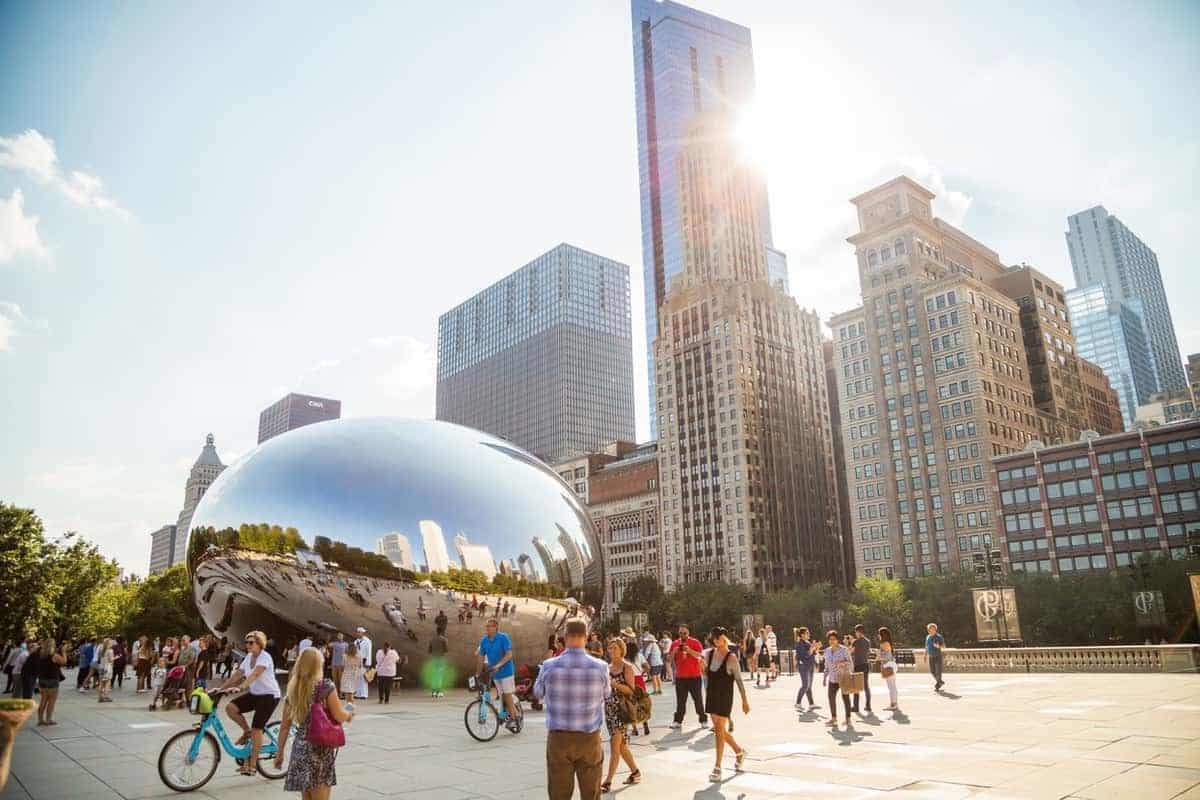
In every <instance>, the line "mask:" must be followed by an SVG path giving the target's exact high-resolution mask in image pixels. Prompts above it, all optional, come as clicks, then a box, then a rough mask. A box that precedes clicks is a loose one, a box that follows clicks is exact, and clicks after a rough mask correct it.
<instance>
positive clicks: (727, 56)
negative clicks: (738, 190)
mask: <svg viewBox="0 0 1200 800" xmlns="http://www.w3.org/2000/svg"><path fill="white" fill-rule="evenodd" d="M632 16H633V81H634V92H635V96H636V102H637V134H638V176H639V181H640V189H641V199H642V275H643V281H644V285H645V289H646V298H645V302H646V349H647V353H646V359H647V363H648V369H649V378H650V380H649V384H648V385H649V389H650V427H651V431H652V432H653V433H654V435H656V436H657V431H658V409H657V405H656V401H655V394H656V392H655V386H656V380H655V365H654V340H655V338H657V336H658V309H659V306H661V305H662V303H663V300H664V298H665V297H666V293H667V289H668V287H669V285H670V282H671V278H673V277H674V276H676V275H678V274H680V273H681V272H683V262H684V244H683V239H684V231H683V215H684V209H683V206H682V198H681V196H680V181H681V175H680V163H681V159H682V157H683V147H684V145H685V144H686V143H687V142H688V141H690V136H691V133H692V130H693V128H694V127H695V125H696V124H697V121H698V120H699V119H700V118H701V117H702V116H710V117H711V116H712V115H713V114H719V115H722V116H725V117H727V118H730V119H734V120H736V119H737V118H738V116H739V114H740V113H741V112H742V111H743V110H744V109H745V108H746V106H747V105H749V103H750V102H751V101H752V100H753V97H754V50H753V47H752V46H751V42H750V30H749V28H745V27H742V26H741V25H736V24H734V23H732V22H729V21H728V20H724V19H721V18H720V17H714V16H712V15H711V14H705V13H704V12H702V11H697V10H696V9H694V8H688V7H687V6H683V5H680V4H678V3H672V2H669V0H667V1H666V2H662V1H660V0H632ZM753 191H754V194H755V195H756V197H755V206H756V208H757V213H758V216H759V219H758V220H757V229H758V234H759V236H760V237H761V239H762V245H763V246H764V247H766V248H770V247H771V219H770V213H769V210H768V205H767V185H766V181H764V180H762V179H761V176H758V177H757V178H756V179H755V185H754V187H753ZM763 255H764V257H768V256H769V258H768V266H769V270H770V273H771V275H772V277H773V278H776V279H780V278H781V279H782V281H783V283H784V284H785V290H786V276H787V260H786V257H785V256H784V255H783V253H780V252H778V251H774V250H772V251H771V252H770V253H766V252H764V254H763Z"/></svg>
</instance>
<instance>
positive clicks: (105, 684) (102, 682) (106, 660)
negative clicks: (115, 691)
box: [96, 638, 116, 703]
mask: <svg viewBox="0 0 1200 800" xmlns="http://www.w3.org/2000/svg"><path fill="white" fill-rule="evenodd" d="M112 648H113V640H112V639H109V638H105V639H104V641H102V642H100V646H99V648H98V649H97V650H96V678H97V680H96V682H97V685H98V686H99V687H100V691H99V692H97V694H98V695H99V697H98V698H97V700H96V702H98V703H111V702H112V677H113V662H114V661H116V657H115V656H113V649H112Z"/></svg>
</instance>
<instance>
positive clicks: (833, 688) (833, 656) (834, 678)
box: [824, 631, 854, 728]
mask: <svg viewBox="0 0 1200 800" xmlns="http://www.w3.org/2000/svg"><path fill="white" fill-rule="evenodd" d="M825 641H826V642H827V643H828V645H829V646H828V647H826V648H825V677H824V680H825V684H826V685H827V686H828V687H829V721H828V722H826V723H825V724H826V725H828V726H829V727H831V728H835V727H837V697H838V695H839V694H840V693H841V690H840V684H841V681H842V680H844V679H845V678H846V677H847V676H849V675H850V674H851V673H852V672H853V671H854V661H853V659H852V658H851V656H850V650H849V649H848V648H847V647H846V646H845V645H843V644H842V643H841V637H840V636H839V635H838V632H837V631H829V633H827V634H825ZM842 705H843V706H845V709H846V725H847V726H849V725H852V724H853V721H852V720H851V719H850V695H848V694H843V695H842Z"/></svg>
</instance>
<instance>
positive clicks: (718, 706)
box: [704, 626, 750, 782]
mask: <svg viewBox="0 0 1200 800" xmlns="http://www.w3.org/2000/svg"><path fill="white" fill-rule="evenodd" d="M709 641H710V642H712V649H711V650H709V651H708V656H707V659H706V661H705V664H704V674H705V675H706V676H708V684H707V687H706V689H707V691H706V694H705V696H704V708H705V709H706V710H707V712H708V714H709V716H711V717H712V723H713V735H714V736H715V737H716V740H717V752H716V763H715V764H714V765H713V770H712V773H710V774H709V776H708V779H709V780H711V781H713V782H717V781H720V780H721V759H722V758H723V757H724V756H725V746H726V745H729V748H730V749H731V750H733V753H734V762H733V768H734V769H735V770H736V771H738V772H741V771H742V763H743V762H744V761H745V760H746V749H745V748H744V747H741V746H740V745H738V743H737V742H735V741H734V740H733V734H732V733H731V732H730V730H729V722H730V719H729V718H730V716H731V715H732V713H733V687H734V685H735V684H736V685H737V688H738V694H740V695H741V697H742V713H743V714H749V713H750V700H749V699H748V698H747V697H746V687H745V685H743V684H742V668H741V664H739V663H738V658H737V656H736V655H734V654H733V653H732V652H730V650H729V632H728V631H726V630H725V629H724V628H722V627H719V626H718V627H716V628H713V629H712V632H711V633H710V634H709Z"/></svg>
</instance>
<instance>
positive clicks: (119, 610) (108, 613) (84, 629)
mask: <svg viewBox="0 0 1200 800" xmlns="http://www.w3.org/2000/svg"><path fill="white" fill-rule="evenodd" d="M139 588H140V584H139V583H109V584H107V585H105V586H101V587H100V588H99V589H98V590H96V591H95V592H93V593H92V596H91V597H90V598H89V600H88V603H87V605H86V606H85V607H84V609H83V615H82V617H81V618H80V620H79V630H78V633H79V635H81V636H91V635H95V636H109V635H112V634H115V633H124V632H125V629H126V623H127V621H128V620H129V618H130V617H132V616H133V615H134V614H135V613H136V612H137V611H138V610H139V609H140V607H141V605H140V600H139V598H138V590H139Z"/></svg>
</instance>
